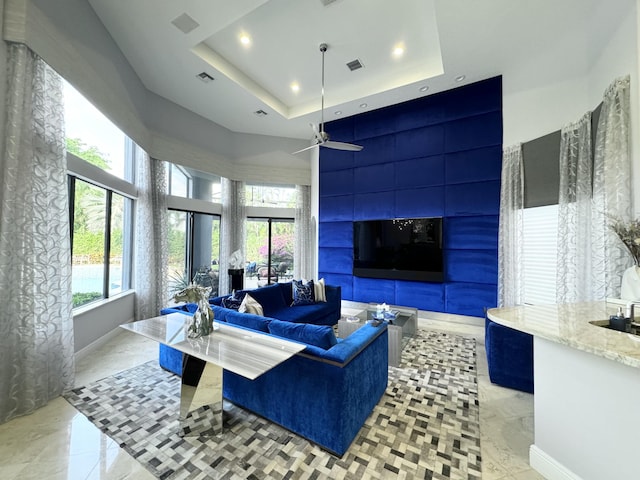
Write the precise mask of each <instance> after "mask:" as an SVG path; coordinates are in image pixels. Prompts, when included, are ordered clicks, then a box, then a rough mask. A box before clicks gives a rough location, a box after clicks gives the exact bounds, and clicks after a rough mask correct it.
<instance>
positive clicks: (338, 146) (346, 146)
mask: <svg viewBox="0 0 640 480" xmlns="http://www.w3.org/2000/svg"><path fill="white" fill-rule="evenodd" d="M320 145H322V146H323V147H328V148H333V149H335V150H347V151H349V152H359V151H360V150H362V146H360V145H354V144H353V143H345V142H334V141H333V140H327V141H326V142H324V143H321V144H320Z"/></svg>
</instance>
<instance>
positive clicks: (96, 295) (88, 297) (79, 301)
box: [72, 292, 102, 308]
mask: <svg viewBox="0 0 640 480" xmlns="http://www.w3.org/2000/svg"><path fill="white" fill-rule="evenodd" d="M101 298H102V293H100V292H84V293H74V294H73V297H72V299H73V300H72V301H73V308H76V307H80V306H81V305H84V304H86V303H89V302H93V301H95V300H100V299H101Z"/></svg>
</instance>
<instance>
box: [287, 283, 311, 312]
mask: <svg viewBox="0 0 640 480" xmlns="http://www.w3.org/2000/svg"><path fill="white" fill-rule="evenodd" d="M291 288H292V289H293V302H291V306H292V307H297V306H299V305H312V304H314V303H316V296H315V289H314V287H313V280H309V281H308V282H307V283H302V280H292V281H291Z"/></svg>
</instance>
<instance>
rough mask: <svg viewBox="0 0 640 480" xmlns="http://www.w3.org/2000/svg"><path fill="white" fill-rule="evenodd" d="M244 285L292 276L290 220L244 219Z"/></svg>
mask: <svg viewBox="0 0 640 480" xmlns="http://www.w3.org/2000/svg"><path fill="white" fill-rule="evenodd" d="M246 231H247V237H246V241H245V244H246V249H247V266H246V268H245V282H244V283H245V285H244V286H245V288H252V287H259V286H260V287H261V286H264V285H267V284H270V283H275V282H286V281H289V280H291V278H292V276H293V245H294V237H293V235H294V222H293V220H292V219H277V218H249V219H248V220H247V229H246Z"/></svg>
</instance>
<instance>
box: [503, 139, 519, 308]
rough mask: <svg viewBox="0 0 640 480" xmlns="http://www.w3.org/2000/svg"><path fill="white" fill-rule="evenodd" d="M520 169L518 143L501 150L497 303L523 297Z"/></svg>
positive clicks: (505, 304)
mask: <svg viewBox="0 0 640 480" xmlns="http://www.w3.org/2000/svg"><path fill="white" fill-rule="evenodd" d="M523 209H524V170H523V163H522V145H521V144H517V145H512V146H510V147H506V148H505V149H504V151H503V154H502V184H501V190H500V224H499V228H498V306H500V307H509V306H513V305H519V304H521V303H522V302H523V298H524V271H523V268H522V260H523V241H522V240H523V234H522V231H523V213H524V212H523Z"/></svg>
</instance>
